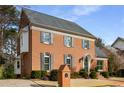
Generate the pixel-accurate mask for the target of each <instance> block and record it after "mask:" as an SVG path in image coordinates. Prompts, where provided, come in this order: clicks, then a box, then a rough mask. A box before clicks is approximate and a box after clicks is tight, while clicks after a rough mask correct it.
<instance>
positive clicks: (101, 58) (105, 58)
mask: <svg viewBox="0 0 124 93" xmlns="http://www.w3.org/2000/svg"><path fill="white" fill-rule="evenodd" d="M94 59H95V60H108V58H94Z"/></svg>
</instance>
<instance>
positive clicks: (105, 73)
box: [101, 72, 109, 78]
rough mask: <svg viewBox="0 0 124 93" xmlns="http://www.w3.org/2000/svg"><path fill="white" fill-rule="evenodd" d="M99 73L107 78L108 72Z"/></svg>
mask: <svg viewBox="0 0 124 93" xmlns="http://www.w3.org/2000/svg"><path fill="white" fill-rule="evenodd" d="M101 75H102V76H104V77H105V78H109V72H101Z"/></svg>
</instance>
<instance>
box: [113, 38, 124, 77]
mask: <svg viewBox="0 0 124 93" xmlns="http://www.w3.org/2000/svg"><path fill="white" fill-rule="evenodd" d="M112 47H113V48H115V49H116V51H117V52H116V63H117V70H118V71H119V70H120V71H121V73H122V72H123V73H124V38H121V37H118V38H117V39H116V40H115V42H114V43H113V44H112ZM123 76H124V74H123Z"/></svg>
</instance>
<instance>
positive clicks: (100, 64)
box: [97, 60, 103, 71]
mask: <svg viewBox="0 0 124 93" xmlns="http://www.w3.org/2000/svg"><path fill="white" fill-rule="evenodd" d="M97 69H98V71H100V70H103V60H98V61H97Z"/></svg>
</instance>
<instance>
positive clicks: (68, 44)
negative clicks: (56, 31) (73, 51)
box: [64, 36, 72, 47]
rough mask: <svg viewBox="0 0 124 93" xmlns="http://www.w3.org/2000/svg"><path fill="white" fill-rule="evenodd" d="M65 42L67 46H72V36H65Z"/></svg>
mask: <svg viewBox="0 0 124 93" xmlns="http://www.w3.org/2000/svg"><path fill="white" fill-rule="evenodd" d="M64 44H65V46H66V47H72V37H70V36H65V37H64Z"/></svg>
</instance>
